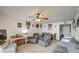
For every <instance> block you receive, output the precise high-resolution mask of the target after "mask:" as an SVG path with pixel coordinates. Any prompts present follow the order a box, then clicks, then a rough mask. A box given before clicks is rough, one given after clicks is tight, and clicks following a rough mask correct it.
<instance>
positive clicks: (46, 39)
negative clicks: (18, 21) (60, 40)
mask: <svg viewBox="0 0 79 59" xmlns="http://www.w3.org/2000/svg"><path fill="white" fill-rule="evenodd" d="M50 39H51V34H50V33H43V34H42V37H41V38H39V40H38V44H39V45H41V46H43V47H47V46H49V44H50V42H51V40H50Z"/></svg>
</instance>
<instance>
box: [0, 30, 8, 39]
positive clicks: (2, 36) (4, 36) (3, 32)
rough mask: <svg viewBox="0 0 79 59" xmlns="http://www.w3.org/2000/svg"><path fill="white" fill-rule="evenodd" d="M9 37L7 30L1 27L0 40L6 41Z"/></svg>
mask: <svg viewBox="0 0 79 59" xmlns="http://www.w3.org/2000/svg"><path fill="white" fill-rule="evenodd" d="M6 39H7V30H5V29H0V40H2V41H4V40H6Z"/></svg>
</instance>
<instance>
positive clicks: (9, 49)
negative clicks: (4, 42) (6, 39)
mask: <svg viewBox="0 0 79 59" xmlns="http://www.w3.org/2000/svg"><path fill="white" fill-rule="evenodd" d="M3 53H16V43H12V44H10V45H8V46H7V47H6V48H4V49H3Z"/></svg>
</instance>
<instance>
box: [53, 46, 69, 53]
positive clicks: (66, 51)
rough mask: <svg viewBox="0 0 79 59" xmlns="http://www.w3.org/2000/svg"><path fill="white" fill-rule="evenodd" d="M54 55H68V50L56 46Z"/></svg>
mask: <svg viewBox="0 0 79 59" xmlns="http://www.w3.org/2000/svg"><path fill="white" fill-rule="evenodd" d="M54 53H68V50H67V48H66V47H63V46H56V48H55V50H54Z"/></svg>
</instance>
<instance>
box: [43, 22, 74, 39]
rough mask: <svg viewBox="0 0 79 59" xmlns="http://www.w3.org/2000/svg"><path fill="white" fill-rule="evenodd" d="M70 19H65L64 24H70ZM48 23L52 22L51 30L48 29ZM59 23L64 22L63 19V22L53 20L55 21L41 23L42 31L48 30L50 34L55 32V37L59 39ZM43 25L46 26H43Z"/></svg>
mask: <svg viewBox="0 0 79 59" xmlns="http://www.w3.org/2000/svg"><path fill="white" fill-rule="evenodd" d="M71 23H72V21H65V24H71ZM48 24H52V30H48ZM61 24H64V21H63V22H55V23H46V24H43V28H42V30H43V32H49V33H51V34H54V33H56V39H57V40H59V39H60V25H61ZM44 25H45V26H46V27H44ZM72 31H73V30H72V27H71V35H72Z"/></svg>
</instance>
